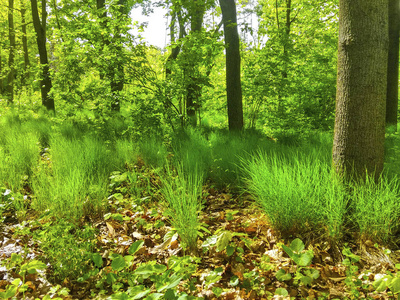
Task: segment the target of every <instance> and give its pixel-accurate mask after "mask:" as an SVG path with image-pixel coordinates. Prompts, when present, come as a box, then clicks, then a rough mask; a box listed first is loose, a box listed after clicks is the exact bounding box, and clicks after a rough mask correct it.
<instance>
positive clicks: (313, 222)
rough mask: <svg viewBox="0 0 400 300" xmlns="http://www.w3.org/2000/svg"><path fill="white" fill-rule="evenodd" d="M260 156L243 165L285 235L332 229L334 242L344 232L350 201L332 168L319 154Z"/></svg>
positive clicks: (249, 181) (260, 200)
mask: <svg viewBox="0 0 400 300" xmlns="http://www.w3.org/2000/svg"><path fill="white" fill-rule="evenodd" d="M288 151H289V152H287V153H279V152H278V153H277V152H270V153H269V154H268V153H265V152H259V153H258V154H257V155H255V156H253V157H252V158H250V159H247V160H244V161H243V164H242V165H243V167H242V168H243V171H244V173H245V176H246V177H247V187H248V189H249V191H250V192H251V193H252V194H253V195H254V196H255V198H256V201H257V202H258V203H259V205H260V206H261V207H262V209H263V210H264V212H265V213H266V214H267V216H268V218H269V220H270V222H271V225H272V226H273V227H274V228H275V229H277V230H279V231H281V232H284V233H285V232H293V231H300V232H301V231H308V230H310V229H313V230H318V229H319V228H321V226H325V227H327V228H328V233H329V234H330V235H331V238H335V239H336V238H338V237H339V236H340V235H341V234H342V231H343V226H344V221H345V220H344V215H345V212H346V206H347V200H346V199H347V198H346V197H345V191H344V188H343V187H342V186H341V185H340V182H339V180H336V179H335V178H334V176H333V174H332V172H331V170H330V165H327V164H326V163H324V159H323V156H324V155H325V154H324V153H321V152H319V151H317V150H315V151H312V152H310V153H308V154H306V155H305V154H304V153H302V152H298V151H291V150H288Z"/></svg>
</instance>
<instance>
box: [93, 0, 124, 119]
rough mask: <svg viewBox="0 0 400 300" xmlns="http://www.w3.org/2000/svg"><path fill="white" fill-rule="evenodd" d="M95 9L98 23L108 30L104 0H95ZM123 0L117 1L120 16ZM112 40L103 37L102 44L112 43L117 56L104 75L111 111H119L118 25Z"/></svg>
mask: <svg viewBox="0 0 400 300" xmlns="http://www.w3.org/2000/svg"><path fill="white" fill-rule="evenodd" d="M96 4H97V7H96V8H97V10H98V11H100V13H99V17H100V18H101V21H100V24H101V25H102V26H103V27H104V28H105V29H106V30H107V32H109V31H110V30H111V29H110V26H109V23H108V22H107V21H106V18H107V12H106V10H105V9H106V6H105V0H97V1H96ZM125 5H126V3H125V0H119V1H118V13H119V14H120V16H122V15H124V14H125V13H126V12H125ZM112 36H113V37H112V38H111V39H112V40H111V41H110V40H109V38H108V37H107V38H105V39H103V44H104V46H110V45H112V48H114V49H115V53H114V54H115V57H117V58H116V59H115V60H114V61H113V62H110V64H109V65H108V66H107V67H106V77H107V78H108V80H110V88H111V95H112V100H111V109H112V110H113V111H117V112H119V111H120V109H121V97H120V92H121V91H122V90H123V88H124V66H123V62H122V61H121V55H122V53H121V52H122V46H121V42H120V39H121V30H120V27H119V26H115V31H114V32H113V33H112ZM108 48H109V47H108Z"/></svg>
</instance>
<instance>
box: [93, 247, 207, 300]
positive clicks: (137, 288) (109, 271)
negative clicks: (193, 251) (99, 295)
mask: <svg viewBox="0 0 400 300" xmlns="http://www.w3.org/2000/svg"><path fill="white" fill-rule="evenodd" d="M143 244H144V242H143V241H136V242H135V243H133V244H132V245H131V246H130V247H129V250H128V253H129V255H125V256H123V255H121V254H116V253H112V254H110V256H109V258H110V259H111V261H112V262H111V265H110V266H108V267H106V268H104V269H103V270H102V271H101V272H100V275H101V276H102V277H101V278H100V280H98V282H97V284H96V286H97V287H98V288H101V289H103V288H104V287H105V285H108V286H111V288H112V291H113V292H114V293H113V295H112V296H110V297H109V298H108V299H141V298H144V297H147V298H148V299H158V298H160V297H165V299H177V298H178V297H179V296H182V297H184V296H185V295H186V296H187V294H184V293H180V292H179V291H178V290H177V289H175V288H176V287H177V286H178V285H179V284H180V283H181V282H182V281H183V280H187V279H189V278H190V277H191V276H192V274H193V273H195V272H196V270H197V264H198V263H199V262H200V259H199V258H192V257H189V256H184V257H176V256H172V257H170V258H169V260H168V266H166V265H163V264H157V263H156V262H155V261H150V262H146V263H142V264H140V265H136V264H135V262H134V255H135V253H136V252H137V251H139V249H140V248H141V247H142V246H143ZM100 259H101V258H95V259H94V260H93V261H95V260H96V262H95V263H96V265H97V266H98V267H101V266H102V261H100ZM133 269H134V270H133ZM127 286H128V287H127ZM126 287H127V288H126ZM171 297H172V298H171ZM193 299H195V298H193Z"/></svg>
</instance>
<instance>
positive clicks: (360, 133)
mask: <svg viewBox="0 0 400 300" xmlns="http://www.w3.org/2000/svg"><path fill="white" fill-rule="evenodd" d="M339 3H340V4H339V45H338V46H339V51H338V77H337V93H336V119H335V134H334V144H333V165H334V168H335V169H336V171H337V172H338V173H339V174H341V175H344V176H345V178H347V179H353V178H354V179H363V178H365V177H366V176H367V175H368V176H370V175H374V176H375V179H377V178H378V177H379V176H380V174H381V172H382V169H383V160H384V140H385V109H386V86H387V59H388V44H389V41H388V40H389V37H388V0H340V2H339Z"/></svg>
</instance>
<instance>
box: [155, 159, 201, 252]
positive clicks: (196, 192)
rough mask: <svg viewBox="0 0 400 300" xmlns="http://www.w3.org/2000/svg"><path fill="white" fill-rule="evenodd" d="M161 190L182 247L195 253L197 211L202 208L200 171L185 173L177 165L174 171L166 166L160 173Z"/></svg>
mask: <svg viewBox="0 0 400 300" xmlns="http://www.w3.org/2000/svg"><path fill="white" fill-rule="evenodd" d="M161 182H162V188H161V191H162V193H163V195H164V198H165V200H166V202H167V204H168V210H167V215H168V217H169V219H170V221H171V224H172V226H173V227H174V228H175V229H176V231H177V232H178V234H179V237H180V238H181V241H182V244H183V246H184V248H186V249H187V250H188V252H189V253H191V254H196V253H197V236H198V231H199V229H200V222H199V218H198V215H199V212H200V211H201V209H202V201H201V192H202V184H203V178H202V176H201V172H199V171H198V172H193V173H192V172H190V173H185V171H184V167H183V166H182V165H178V166H177V168H176V172H173V170H171V169H170V168H167V172H166V174H164V175H161Z"/></svg>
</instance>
